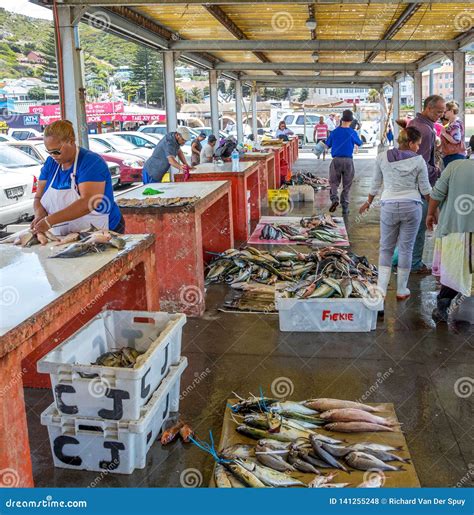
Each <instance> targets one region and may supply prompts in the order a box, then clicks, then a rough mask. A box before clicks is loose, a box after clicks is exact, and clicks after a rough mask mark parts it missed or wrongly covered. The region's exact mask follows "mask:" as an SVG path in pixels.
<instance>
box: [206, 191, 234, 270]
mask: <svg viewBox="0 0 474 515" xmlns="http://www.w3.org/2000/svg"><path fill="white" fill-rule="evenodd" d="M201 228H202V247H203V254H204V261H205V262H206V263H207V262H209V261H211V260H212V259H213V258H214V256H213V255H212V254H208V253H207V251H208V252H224V251H225V250H227V249H231V248H233V246H234V228H233V226H232V199H231V195H230V190H229V192H228V193H226V194H225V195H223V196H222V197H221V198H220V199H219V200H217V201H216V202H214V203H213V204H212V205H211V206H209V207H208V208H207V209H206V210H205V211H204V212H203V213H202V215H201Z"/></svg>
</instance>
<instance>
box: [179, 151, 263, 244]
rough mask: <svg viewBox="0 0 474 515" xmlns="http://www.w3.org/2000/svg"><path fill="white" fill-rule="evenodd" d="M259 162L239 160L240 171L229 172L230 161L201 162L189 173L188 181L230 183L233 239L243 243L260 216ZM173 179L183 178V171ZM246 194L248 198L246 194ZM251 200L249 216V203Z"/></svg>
mask: <svg viewBox="0 0 474 515" xmlns="http://www.w3.org/2000/svg"><path fill="white" fill-rule="evenodd" d="M259 172H260V166H259V164H258V163H257V162H255V161H249V162H241V163H240V171H239V172H232V165H231V163H224V164H223V165H221V166H217V165H214V164H212V163H209V164H200V165H198V166H197V167H196V168H195V170H193V171H192V172H191V174H190V177H189V181H190V182H202V181H216V180H227V181H230V182H231V184H232V220H233V227H234V235H235V240H236V241H237V242H238V243H245V242H246V241H247V240H248V238H249V235H250V233H251V231H252V230H253V229H254V228H255V227H256V225H257V223H258V221H259V220H260V199H261V195H260V176H259ZM175 180H176V181H178V182H180V181H183V180H184V175H183V174H177V175H175ZM248 196H249V198H248ZM249 203H250V219H249V217H248V206H249Z"/></svg>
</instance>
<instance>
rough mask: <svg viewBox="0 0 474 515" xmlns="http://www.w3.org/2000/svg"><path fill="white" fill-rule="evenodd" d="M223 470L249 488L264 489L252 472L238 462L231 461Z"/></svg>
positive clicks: (263, 485)
mask: <svg viewBox="0 0 474 515" xmlns="http://www.w3.org/2000/svg"><path fill="white" fill-rule="evenodd" d="M224 466H225V468H226V469H227V470H229V471H230V472H231V473H232V474H234V475H235V476H236V477H237V479H239V480H240V481H242V482H243V483H244V484H246V485H247V486H249V487H251V488H265V486H266V485H265V484H264V483H262V481H260V479H258V477H256V476H255V475H254V474H252V472H250V471H249V470H247V468H245V467H243V466H242V465H241V464H240V463H239V462H237V461H232V462H230V463H225V464H224Z"/></svg>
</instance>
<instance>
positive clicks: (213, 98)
mask: <svg viewBox="0 0 474 515" xmlns="http://www.w3.org/2000/svg"><path fill="white" fill-rule="evenodd" d="M218 95H219V92H218V89H217V71H216V70H209V104H210V106H211V127H212V133H213V134H214V136H215V137H216V138H217V141H219V97H218Z"/></svg>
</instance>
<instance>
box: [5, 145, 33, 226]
mask: <svg viewBox="0 0 474 515" xmlns="http://www.w3.org/2000/svg"><path fill="white" fill-rule="evenodd" d="M40 170H41V165H40V164H39V163H38V161H36V160H35V159H33V158H32V157H30V156H27V155H26V154H25V153H23V152H22V151H21V150H17V149H16V148H11V147H9V146H7V145H4V144H2V145H0V227H2V228H3V227H5V226H6V225H9V224H13V223H17V222H21V221H24V220H27V219H30V218H31V217H33V214H34V212H33V197H34V195H35V193H36V190H37V187H38V177H39V174H40Z"/></svg>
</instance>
